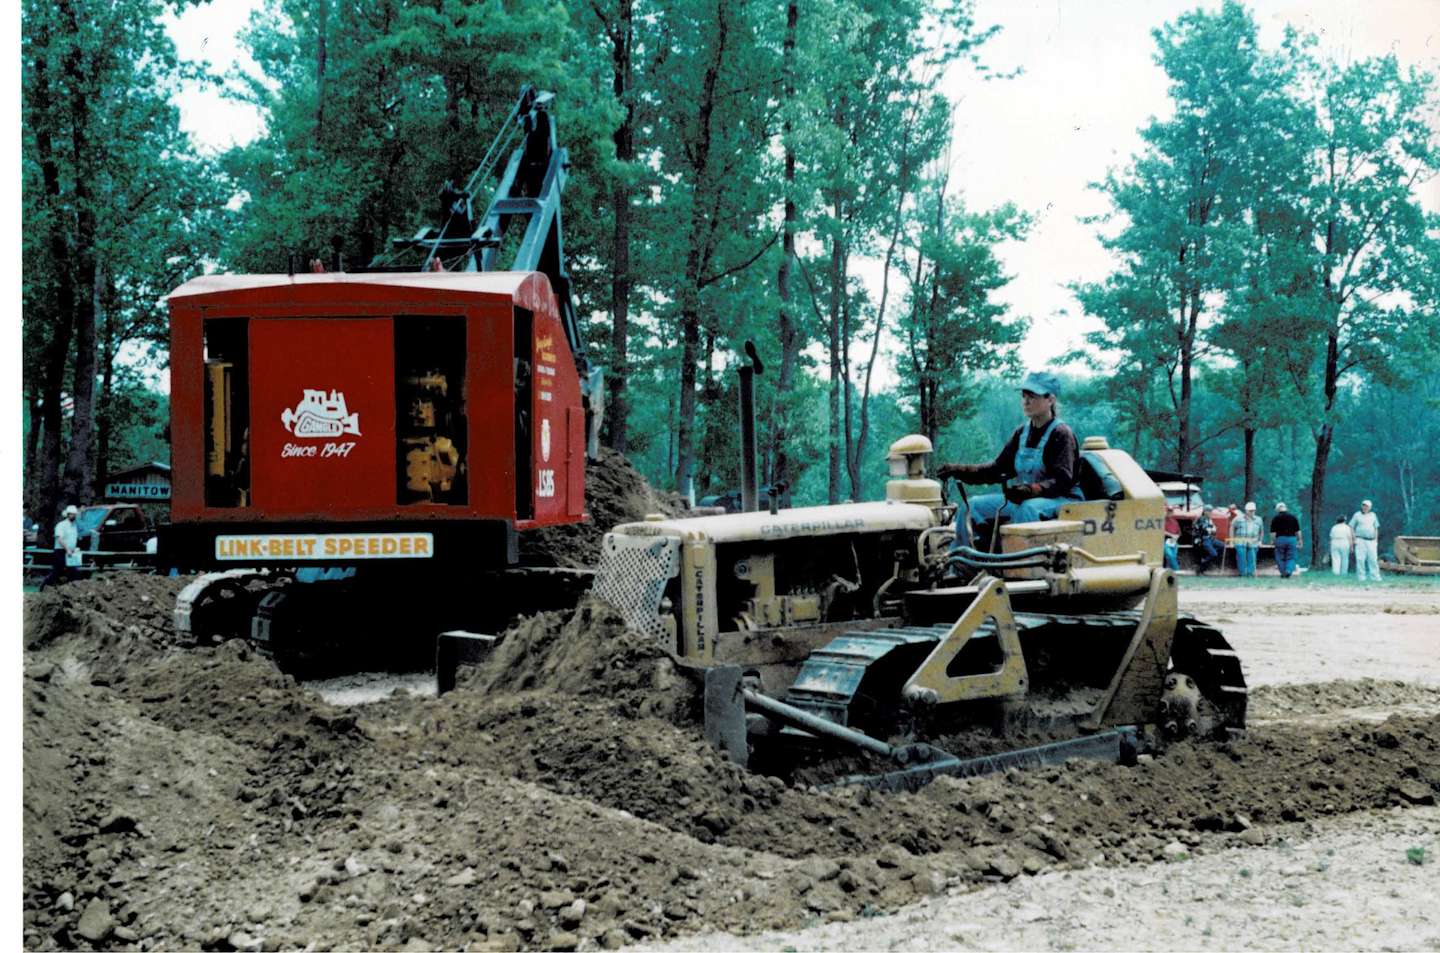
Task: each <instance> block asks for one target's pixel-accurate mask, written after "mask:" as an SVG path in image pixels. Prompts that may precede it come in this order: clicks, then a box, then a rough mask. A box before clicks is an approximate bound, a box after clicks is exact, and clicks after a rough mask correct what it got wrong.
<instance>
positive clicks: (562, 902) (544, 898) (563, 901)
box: [540, 890, 575, 910]
mask: <svg viewBox="0 0 1440 953" xmlns="http://www.w3.org/2000/svg"><path fill="white" fill-rule="evenodd" d="M574 902H575V895H574V894H573V893H571V892H570V891H568V890H546V891H545V892H543V893H541V894H540V906H541V907H543V908H544V909H546V910H559V909H560V908H561V907H568V906H570V904H572V903H574Z"/></svg>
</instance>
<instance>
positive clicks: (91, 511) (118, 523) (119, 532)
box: [24, 503, 155, 571]
mask: <svg viewBox="0 0 1440 953" xmlns="http://www.w3.org/2000/svg"><path fill="white" fill-rule="evenodd" d="M75 531H76V534H77V536H78V538H79V543H80V551H81V553H82V558H83V560H84V561H83V563H82V564H81V569H82V570H85V569H96V568H99V567H101V566H113V565H127V564H131V565H149V564H152V563H153V562H154V560H155V556H154V551H153V547H151V546H150V541H151V540H152V539H154V538H155V527H154V526H153V525H152V524H151V523H150V520H149V519H147V518H146V516H145V511H144V510H142V509H140V507H138V506H136V505H135V504H134V503H99V504H96V505H95V506H87V507H85V508H84V509H82V510H81V511H80V516H79V517H78V518H77V519H76V520H75ZM50 560H51V555H50V551H49V550H42V549H39V548H37V547H36V546H35V539H34V535H33V534H32V533H30V532H29V531H27V532H26V534H25V560H24V561H25V566H26V567H27V568H33V569H36V570H38V569H42V568H43V569H45V570H47V571H48V570H49V567H50Z"/></svg>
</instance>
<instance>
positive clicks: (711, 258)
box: [651, 0, 780, 495]
mask: <svg viewBox="0 0 1440 953" xmlns="http://www.w3.org/2000/svg"><path fill="white" fill-rule="evenodd" d="M763 9H764V8H762V7H760V6H758V5H754V4H744V3H736V2H735V0H673V2H672V3H671V4H670V5H668V6H667V7H666V8H665V9H664V11H663V19H664V22H665V24H666V34H665V35H664V37H662V39H661V41H660V46H659V48H658V49H657V53H656V56H657V62H656V63H655V65H654V67H653V68H652V70H651V73H652V75H653V76H654V77H655V83H654V87H653V91H652V94H653V95H654V96H655V97H656V99H657V101H658V103H659V104H660V108H659V111H658V124H657V128H656V137H655V152H654V154H653V155H654V159H655V161H656V162H657V163H658V166H659V174H660V177H661V179H662V180H664V182H665V184H664V185H662V186H661V189H662V192H663V196H662V199H661V203H660V207H659V208H658V209H657V214H656V220H655V228H656V231H657V234H658V235H663V236H667V237H668V238H669V239H670V240H669V241H664V242H657V243H656V245H654V246H652V254H653V259H652V261H653V265H652V267H653V268H654V272H653V274H654V276H655V280H656V284H657V285H658V287H659V288H660V289H661V290H662V291H663V293H664V294H665V295H666V297H667V298H668V299H669V300H670V301H672V302H673V305H672V313H673V315H674V319H675V323H676V325H677V326H678V327H677V330H678V332H679V333H678V337H679V339H680V345H681V355H680V368H679V384H680V393H679V397H678V401H677V407H676V450H675V453H676V457H675V471H674V472H675V487H676V489H677V490H678V491H679V492H680V493H681V494H682V495H689V494H690V493H691V491H692V484H693V477H694V462H695V459H694V457H695V453H694V451H695V429H696V408H697V403H698V400H699V395H698V393H697V391H696V384H697V381H698V380H699V375H700V364H699V362H700V358H701V349H702V336H703V332H704V330H705V328H704V325H705V323H707V322H708V323H710V324H711V326H712V330H713V323H714V320H715V319H716V318H717V317H718V312H717V311H716V310H715V309H714V308H713V299H714V298H715V297H716V295H715V293H714V292H715V291H717V290H718V285H717V283H718V282H720V281H722V280H723V279H725V278H728V277H730V276H732V275H738V274H740V273H742V272H746V271H747V270H748V269H749V268H750V267H751V266H752V265H754V264H755V263H756V262H757V261H758V260H759V259H760V257H761V256H762V255H763V254H764V253H765V252H766V251H767V250H769V249H770V248H772V247H773V246H774V245H775V242H776V241H777V240H778V238H779V237H780V236H779V231H778V230H776V229H773V228H772V227H771V226H769V224H768V223H766V222H764V215H765V212H766V210H767V209H768V208H769V207H770V206H771V204H772V203H771V195H770V183H769V181H768V179H767V177H766V176H764V175H763V174H762V172H761V170H762V168H763V167H764V163H765V161H766V158H765V152H766V150H765V146H766V144H767V143H768V141H769V138H770V136H771V134H772V130H771V121H772V119H773V118H774V117H773V113H772V110H771V108H770V105H769V101H768V97H765V96H762V95H758V93H760V92H762V91H768V90H770V89H773V87H774V85H775V81H776V80H777V79H778V70H777V69H776V66H775V64H774V62H773V60H772V57H771V56H770V51H769V50H767V49H766V48H765V47H763V46H762V45H761V44H760V42H759V38H760V37H761V36H764V35H766V33H767V31H766V30H765V28H764V24H763V23H762V22H759V21H758V19H757V18H758V17H759V16H760V12H761V11H762V10H763ZM707 292H709V293H707ZM705 369H706V373H707V376H708V372H709V365H708V364H707V365H706V366H705Z"/></svg>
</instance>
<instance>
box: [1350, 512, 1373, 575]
mask: <svg viewBox="0 0 1440 953" xmlns="http://www.w3.org/2000/svg"><path fill="white" fill-rule="evenodd" d="M1350 528H1351V529H1353V530H1354V531H1355V575H1357V576H1359V577H1360V580H1361V581H1362V582H1363V581H1364V579H1365V574H1366V573H1367V572H1368V573H1369V574H1370V577H1371V578H1372V579H1374V580H1375V581H1376V582H1379V581H1380V557H1379V554H1378V549H1379V546H1380V515H1379V514H1378V513H1374V512H1372V511H1371V509H1370V501H1369V500H1363V501H1362V502H1361V503H1360V510H1359V512H1357V513H1356V514H1355V515H1354V516H1352V517H1350Z"/></svg>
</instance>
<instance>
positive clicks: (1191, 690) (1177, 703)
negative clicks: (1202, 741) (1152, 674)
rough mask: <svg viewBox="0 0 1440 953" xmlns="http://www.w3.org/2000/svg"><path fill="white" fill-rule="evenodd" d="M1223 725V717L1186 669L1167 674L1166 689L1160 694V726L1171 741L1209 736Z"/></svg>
mask: <svg viewBox="0 0 1440 953" xmlns="http://www.w3.org/2000/svg"><path fill="white" fill-rule="evenodd" d="M1219 728H1220V719H1219V718H1218V717H1217V716H1216V714H1215V711H1214V709H1213V708H1212V706H1211V705H1210V703H1209V702H1208V701H1206V699H1205V696H1204V695H1202V694H1200V686H1199V685H1197V684H1196V683H1195V679H1193V678H1191V677H1190V676H1189V675H1186V674H1185V673H1184V672H1171V673H1170V674H1169V675H1167V676H1165V691H1164V693H1163V694H1162V695H1161V696H1160V730H1161V731H1162V732H1163V733H1164V735H1165V738H1166V739H1167V740H1169V741H1181V740H1183V739H1185V738H1210V737H1213V736H1214V735H1215V733H1216V731H1217V730H1218V729H1219Z"/></svg>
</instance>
